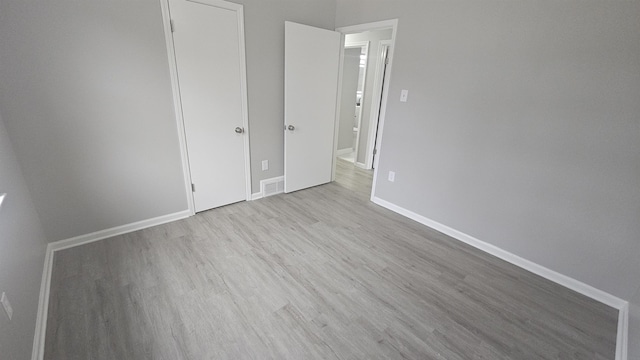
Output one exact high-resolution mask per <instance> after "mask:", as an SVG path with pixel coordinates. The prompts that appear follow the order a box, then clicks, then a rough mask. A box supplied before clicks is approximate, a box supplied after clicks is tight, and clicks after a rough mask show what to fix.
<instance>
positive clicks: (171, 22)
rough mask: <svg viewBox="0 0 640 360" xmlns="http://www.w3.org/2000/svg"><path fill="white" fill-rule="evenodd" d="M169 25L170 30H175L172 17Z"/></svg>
mask: <svg viewBox="0 0 640 360" xmlns="http://www.w3.org/2000/svg"><path fill="white" fill-rule="evenodd" d="M169 27H171V32H176V27H175V25H174V24H173V19H171V20H169Z"/></svg>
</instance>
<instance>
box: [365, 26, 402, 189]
mask: <svg viewBox="0 0 640 360" xmlns="http://www.w3.org/2000/svg"><path fill="white" fill-rule="evenodd" d="M391 21H393V33H392V35H391V45H390V50H389V52H388V53H387V59H389V64H388V65H387V73H386V74H385V81H384V88H383V89H382V101H381V102H380V103H381V107H380V118H379V119H378V134H377V139H376V144H378V145H377V149H378V153H377V155H378V156H377V157H376V163H375V164H373V165H374V170H373V183H372V185H371V201H373V198H374V197H375V193H376V186H377V184H378V169H380V167H379V166H378V163H379V162H380V157H381V156H382V134H383V133H384V123H385V120H386V117H387V101H388V99H389V88H390V87H391V70H392V66H393V58H394V53H395V51H396V46H395V44H396V36H397V35H398V19H395V20H391Z"/></svg>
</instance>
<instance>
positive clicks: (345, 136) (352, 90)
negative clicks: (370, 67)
mask: <svg viewBox="0 0 640 360" xmlns="http://www.w3.org/2000/svg"><path fill="white" fill-rule="evenodd" d="M361 51H362V50H361V48H349V49H345V50H344V62H343V64H342V98H341V102H340V118H339V119H338V120H339V121H338V126H339V128H338V150H341V149H350V148H352V147H353V143H354V142H355V139H354V137H353V127H354V123H355V115H356V91H358V79H359V77H360V52H361Z"/></svg>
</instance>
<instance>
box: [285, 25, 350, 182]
mask: <svg viewBox="0 0 640 360" xmlns="http://www.w3.org/2000/svg"><path fill="white" fill-rule="evenodd" d="M340 44H341V37H340V33H338V32H335V31H330V30H325V29H319V28H315V27H312V26H307V25H301V24H296V23H293V22H288V21H287V22H285V57H284V62H285V75H284V81H285V85H284V89H285V100H284V102H285V135H284V191H285V192H286V193H289V192H292V191H297V190H301V189H305V188H308V187H311V186H316V185H320V184H325V183H328V182H330V181H331V175H332V170H333V161H334V159H333V150H334V136H335V125H336V124H335V123H336V102H337V93H338V72H339V68H340Z"/></svg>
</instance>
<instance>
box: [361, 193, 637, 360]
mask: <svg viewBox="0 0 640 360" xmlns="http://www.w3.org/2000/svg"><path fill="white" fill-rule="evenodd" d="M371 200H372V201H373V202H374V203H375V204H378V205H380V206H382V207H384V208H387V209H389V210H391V211H393V212H396V213H398V214H400V215H403V216H406V217H408V218H410V219H412V220H415V221H417V222H419V223H421V224H422V225H426V226H428V227H430V228H432V229H435V230H437V231H440V232H441V233H443V234H446V235H449V236H451V237H452V238H454V239H456V240H459V241H462V242H464V243H466V244H468V245H471V246H473V247H475V248H476V249H479V250H482V251H484V252H486V253H488V254H491V255H493V256H495V257H497V258H500V259H502V260H504V261H507V262H509V263H511V264H513V265H516V266H518V267H521V268H523V269H525V270H527V271H530V272H532V273H534V274H536V275H539V276H542V277H543V278H545V279H547V280H550V281H553V282H555V283H557V284H560V285H562V286H564V287H566V288H569V289H571V290H573V291H575V292H578V293H580V294H582V295H585V296H588V297H590V298H592V299H594V300H597V301H599V302H601V303H603V304H606V305H609V306H611V307H613V308H615V309H618V311H619V320H618V335H617V336H618V338H617V341H616V360H627V341H628V332H629V330H628V323H629V320H628V317H629V314H628V313H629V302H627V301H625V300H622V299H620V298H618V297H616V296H613V295H611V294H609V293H606V292H604V291H602V290H600V289H596V288H595V287H593V286H591V285H587V284H585V283H583V282H581V281H578V280H576V279H573V278H571V277H569V276H566V275H563V274H560V273H558V272H556V271H553V270H551V269H548V268H546V267H544V266H542V265H538V264H536V263H534V262H533V261H529V260H527V259H524V258H522V257H520V256H518V255H515V254H512V253H510V252H508V251H506V250H503V249H501V248H499V247H497V246H495V245H491V244H489V243H486V242H484V241H481V240H478V239H476V238H474V237H473V236H471V235H467V234H465V233H463V232H461V231H458V230H456V229H453V228H451V227H449V226H446V225H444V224H441V223H439V222H437V221H434V220H431V219H429V218H427V217H424V216H422V215H419V214H416V213H414V212H413V211H410V210H407V209H405V208H402V207H400V206H398V205H395V204H393V203H390V202H388V201H386V200H382V199H380V198H378V197H376V196H374V197H373V198H372V199H371Z"/></svg>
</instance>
